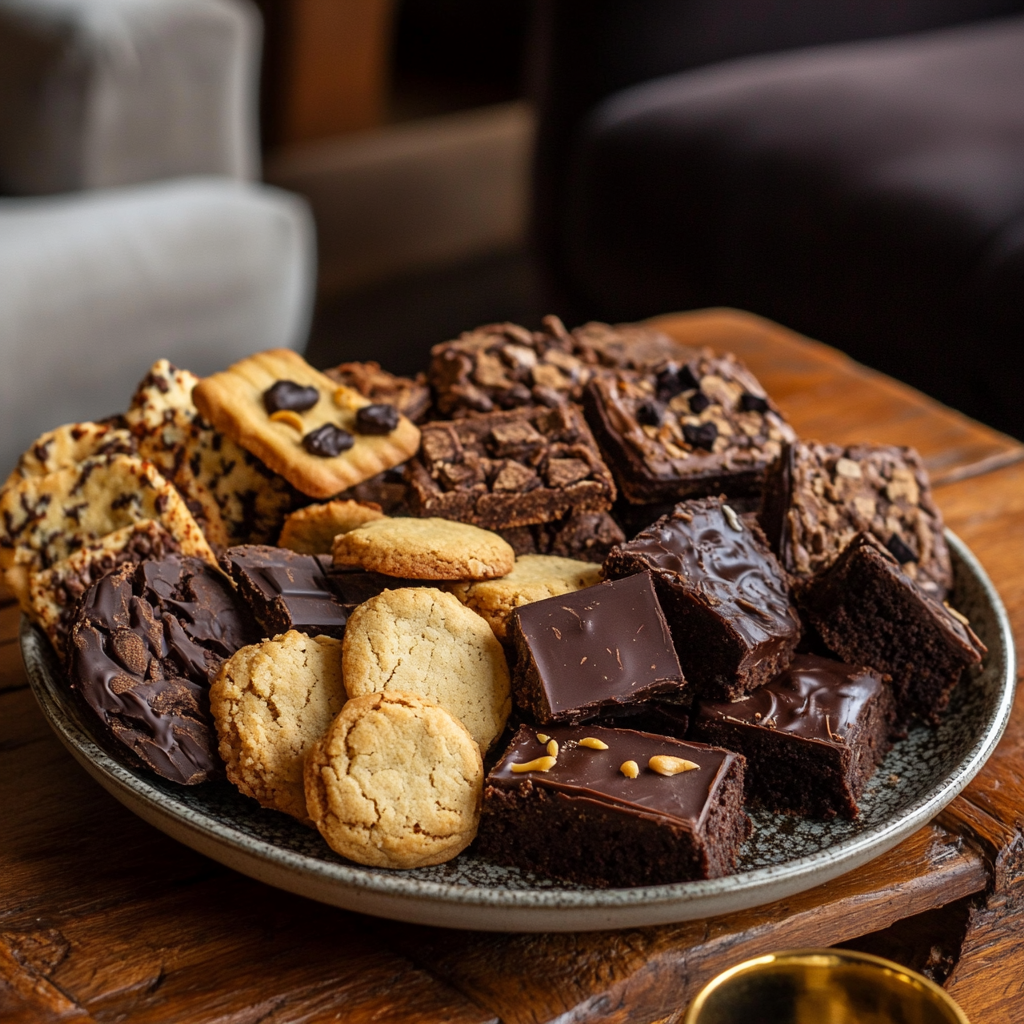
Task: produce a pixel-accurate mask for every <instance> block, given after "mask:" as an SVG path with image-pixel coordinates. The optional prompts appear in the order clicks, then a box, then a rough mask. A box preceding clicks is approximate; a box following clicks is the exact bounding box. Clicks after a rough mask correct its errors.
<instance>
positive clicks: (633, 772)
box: [619, 761, 640, 779]
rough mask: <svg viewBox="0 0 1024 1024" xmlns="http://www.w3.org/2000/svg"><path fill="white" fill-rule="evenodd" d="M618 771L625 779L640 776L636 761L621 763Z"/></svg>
mask: <svg viewBox="0 0 1024 1024" xmlns="http://www.w3.org/2000/svg"><path fill="white" fill-rule="evenodd" d="M619 771H620V772H622V774H623V775H625V776H626V778H627V779H635V778H636V777H637V776H638V775H639V774H640V765H638V764H637V763H636V761H623V762H622V764H620V765H619Z"/></svg>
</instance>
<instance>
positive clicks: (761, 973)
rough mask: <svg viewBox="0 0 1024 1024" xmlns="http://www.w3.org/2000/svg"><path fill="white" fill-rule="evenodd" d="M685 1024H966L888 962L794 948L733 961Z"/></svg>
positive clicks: (938, 995)
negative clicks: (735, 962) (737, 962)
mask: <svg viewBox="0 0 1024 1024" xmlns="http://www.w3.org/2000/svg"><path fill="white" fill-rule="evenodd" d="M683 1024H969V1022H968V1020H967V1018H966V1017H965V1016H964V1014H963V1011H962V1010H961V1009H960V1007H958V1006H957V1005H956V1003H955V1002H953V1000H952V999H951V998H950V997H949V996H948V995H946V993H945V992H944V991H943V990H942V989H941V988H939V986H938V985H936V984H935V983H934V982H932V981H929V980H928V979H927V978H924V977H922V976H921V975H920V974H916V973H915V972H914V971H911V970H908V969H907V968H906V967H901V966H900V965H899V964H895V963H893V962H892V961H891V960H883V959H882V958H881V957H879V956H871V955H869V954H867V953H853V952H850V951H848V950H843V949H796V950H789V951H787V952H784V953H770V954H768V955H767V956H759V957H756V958H755V959H753V960H747V961H746V962H745V963H742V964H738V965H737V966H736V967H732V968H730V969H729V970H728V971H725V972H724V973H722V974H720V975H718V977H717V978H714V979H712V980H711V981H710V982H708V984H707V985H705V986H704V988H702V989H701V990H700V992H698V993H697V996H696V998H695V999H694V1000H693V1002H692V1003H691V1004H690V1009H689V1011H688V1012H687V1014H686V1017H685V1019H684V1022H683Z"/></svg>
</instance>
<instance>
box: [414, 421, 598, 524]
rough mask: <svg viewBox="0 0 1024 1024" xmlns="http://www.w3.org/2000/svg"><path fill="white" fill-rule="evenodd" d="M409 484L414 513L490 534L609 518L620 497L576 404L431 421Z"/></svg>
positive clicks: (424, 428)
mask: <svg viewBox="0 0 1024 1024" xmlns="http://www.w3.org/2000/svg"><path fill="white" fill-rule="evenodd" d="M406 479H407V481H408V483H409V495H408V501H409V505H410V508H411V509H412V511H413V513H414V514H415V515H418V516H440V517H442V518H444V519H455V520H457V521H459V522H464V523H473V524H475V525H477V526H482V527H484V528H486V529H489V530H499V529H508V528H510V527H515V526H529V525H530V524H532V523H545V522H549V521H551V520H554V519H560V518H562V517H563V516H565V515H567V514H568V513H570V512H605V511H607V510H608V508H610V506H611V504H612V502H613V501H614V499H615V484H614V482H613V481H612V475H611V473H610V472H609V470H608V467H607V466H606V465H605V464H604V462H603V461H602V459H601V456H600V454H599V452H598V450H597V446H596V445H595V444H594V438H593V436H592V435H591V433H590V430H589V429H588V428H587V424H586V422H585V421H584V419H583V416H582V414H581V413H580V411H579V410H578V409H577V408H576V407H575V406H573V405H565V406H560V407H559V408H557V409H546V408H523V409H515V410H513V411H511V412H497V413H489V414H488V415H485V416H472V417H468V418H466V419H461V420H454V421H451V422H434V423H427V424H425V425H424V426H423V429H422V443H421V445H420V450H419V452H418V453H417V455H416V456H415V457H414V458H412V459H410V460H409V462H408V463H407V464H406Z"/></svg>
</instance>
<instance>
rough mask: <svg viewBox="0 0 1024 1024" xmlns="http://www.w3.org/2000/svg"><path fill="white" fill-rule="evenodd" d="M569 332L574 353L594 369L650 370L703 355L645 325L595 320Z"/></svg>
mask: <svg viewBox="0 0 1024 1024" xmlns="http://www.w3.org/2000/svg"><path fill="white" fill-rule="evenodd" d="M570 333H571V335H572V341H573V351H574V352H575V353H576V354H577V355H578V356H579V357H580V358H581V359H583V361H584V362H586V363H589V364H592V365H595V366H610V367H615V368H617V369H620V370H647V369H650V368H651V367H655V366H658V365H660V364H662V363H665V362H667V361H668V360H672V359H674V360H676V361H680V360H688V359H693V358H695V357H696V356H698V355H699V354H700V353H699V351H698V350H697V349H693V348H689V347H687V346H684V345H682V344H680V343H679V342H678V341H676V340H675V339H674V338H670V337H669V336H668V335H667V334H665V333H663V332H662V331H659V330H656V329H654V328H651V327H647V326H645V325H644V324H615V325H612V324H605V323H600V322H598V321H596V320H592V321H591V322H590V323H586V324H583V325H582V326H581V327H574V328H573V329H572V331H571V332H570Z"/></svg>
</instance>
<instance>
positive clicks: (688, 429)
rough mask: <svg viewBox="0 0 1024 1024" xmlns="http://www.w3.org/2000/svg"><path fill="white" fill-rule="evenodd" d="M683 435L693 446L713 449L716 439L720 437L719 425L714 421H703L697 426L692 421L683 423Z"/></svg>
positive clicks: (707, 449) (708, 449)
mask: <svg viewBox="0 0 1024 1024" xmlns="http://www.w3.org/2000/svg"><path fill="white" fill-rule="evenodd" d="M683 437H684V438H686V443H687V444H688V445H690V446H691V447H693V448H704V449H705V450H706V451H711V448H712V447H713V445H714V443H715V440H716V439H717V437H718V427H716V426H715V425H714V423H702V424H700V426H698V427H695V426H694V425H693V424H692V423H684V424H683Z"/></svg>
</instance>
